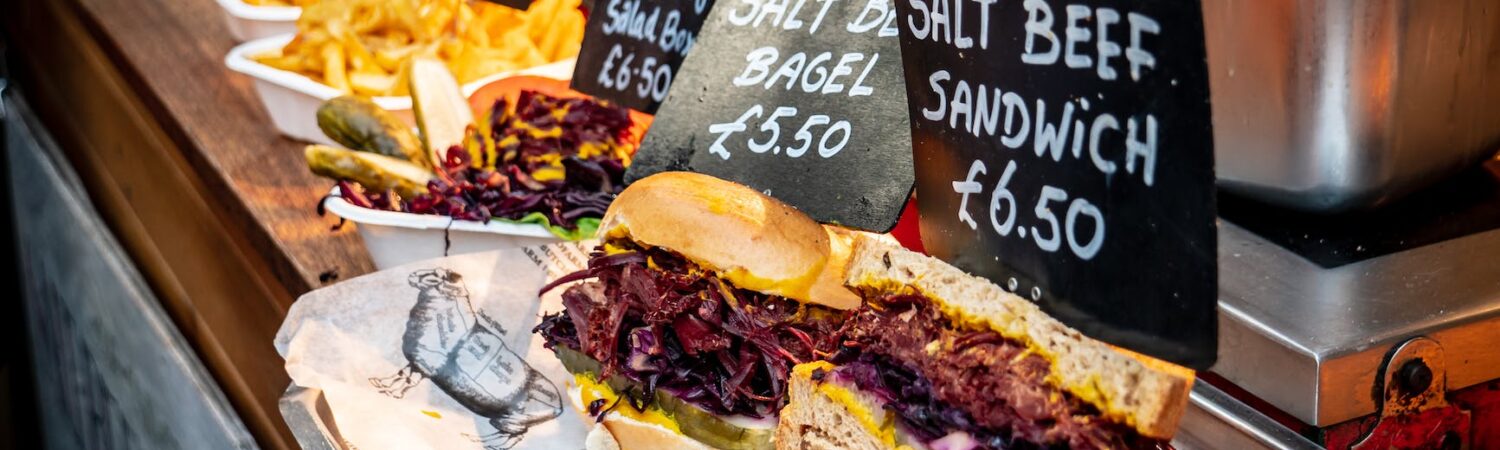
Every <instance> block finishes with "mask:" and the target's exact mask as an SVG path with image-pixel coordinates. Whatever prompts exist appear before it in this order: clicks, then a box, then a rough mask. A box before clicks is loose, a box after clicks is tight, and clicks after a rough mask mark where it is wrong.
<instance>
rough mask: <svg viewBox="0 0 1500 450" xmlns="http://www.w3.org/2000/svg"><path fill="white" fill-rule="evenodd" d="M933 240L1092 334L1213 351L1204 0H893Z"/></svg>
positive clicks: (1182, 354)
mask: <svg viewBox="0 0 1500 450" xmlns="http://www.w3.org/2000/svg"><path fill="white" fill-rule="evenodd" d="M897 9H898V10H899V13H900V18H899V19H898V24H899V27H900V32H901V44H902V56H903V58H904V61H905V64H904V70H905V74H906V79H907V88H908V93H907V95H908V98H909V99H910V102H909V114H910V118H911V122H910V123H911V126H912V136H913V139H914V141H915V144H914V153H915V166H916V170H917V199H918V204H919V205H920V209H921V216H922V222H921V225H922V237H923V244H924V245H925V246H926V248H927V250H928V251H929V252H930V253H932V254H933V255H934V256H938V257H940V258H942V259H945V260H947V261H949V262H951V263H953V264H955V265H957V266H959V267H962V268H964V269H965V270H968V271H970V272H973V273H976V274H980V275H983V276H985V277H988V278H990V279H991V280H994V281H995V282H997V283H998V284H1000V285H1001V286H1005V287H1007V288H1008V289H1011V290H1013V291H1015V292H1016V293H1018V294H1021V295H1022V296H1024V297H1027V298H1030V299H1032V300H1034V301H1037V302H1038V303H1039V304H1040V305H1041V306H1042V307H1043V309H1045V310H1047V311H1048V312H1049V313H1051V314H1052V315H1054V316H1056V317H1058V318H1059V319H1062V320H1063V321H1064V322H1067V323H1068V324H1070V325H1072V326H1074V327H1075V328H1078V329H1080V330H1081V331H1083V332H1084V333H1085V334H1088V335H1091V336H1094V337H1096V338H1099V339H1101V340H1105V341H1108V342H1111V343H1114V344H1117V345H1120V346H1123V347H1127V348H1130V349H1134V350H1137V351H1140V352H1142V353H1146V354H1150V355H1153V356H1157V357H1160V358H1164V359H1167V360H1170V361H1174V362H1177V363H1180V364H1184V365H1189V366H1192V367H1196V368H1200V369H1202V368H1207V367H1208V366H1209V365H1210V364H1212V363H1213V361H1214V359H1215V357H1216V354H1217V345H1218V344H1217V315H1216V310H1215V305H1216V302H1217V269H1216V255H1217V243H1216V239H1217V236H1216V233H1215V225H1214V218H1215V206H1214V174H1213V133H1212V125H1211V120H1210V115H1209V103H1208V98H1209V97H1208V77H1207V67H1206V65H1207V64H1206V60H1205V53H1204V44H1203V42H1204V41H1203V22H1202V15H1201V12H1200V10H1201V6H1200V4H1199V2H1198V0H1133V1H1128V0H1073V1H1069V2H1062V1H1056V0H1052V1H1049V0H1017V1H997V0H898V1H897Z"/></svg>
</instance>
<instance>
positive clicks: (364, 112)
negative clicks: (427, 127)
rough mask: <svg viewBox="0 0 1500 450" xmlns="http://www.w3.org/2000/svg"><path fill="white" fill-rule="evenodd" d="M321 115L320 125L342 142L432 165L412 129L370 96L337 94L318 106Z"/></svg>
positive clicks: (361, 148)
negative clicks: (368, 97) (370, 98)
mask: <svg viewBox="0 0 1500 450" xmlns="http://www.w3.org/2000/svg"><path fill="white" fill-rule="evenodd" d="M317 117H318V128H319V129H322V130H323V134H324V135H327V136H328V138H329V139H333V141H334V142H337V143H339V145H343V146H345V147H348V148H350V149H353V150H359V151H364V152H370V153H378V154H381V155H385V156H389V157H392V158H399V159H403V160H406V161H407V162H411V163H413V164H416V165H418V166H422V167H427V168H431V167H432V163H431V161H429V160H428V158H427V157H426V155H427V153H426V152H424V151H422V141H421V140H418V139H417V135H416V134H415V133H412V132H411V128H410V127H408V126H407V125H406V123H404V122H402V121H401V119H399V118H397V117H396V116H395V115H394V114H391V113H390V111H386V110H384V109H381V108H380V106H379V105H376V104H375V102H372V101H370V100H369V99H367V98H363V97H355V96H350V95H346V96H342V97H335V98H333V99H332V100H329V101H327V102H324V103H323V105H322V106H319V107H318V113H317Z"/></svg>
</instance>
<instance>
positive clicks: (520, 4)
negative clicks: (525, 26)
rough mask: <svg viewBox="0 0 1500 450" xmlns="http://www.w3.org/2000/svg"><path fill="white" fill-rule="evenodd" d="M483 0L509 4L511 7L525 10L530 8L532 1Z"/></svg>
mask: <svg viewBox="0 0 1500 450" xmlns="http://www.w3.org/2000/svg"><path fill="white" fill-rule="evenodd" d="M485 1H488V2H490V3H494V4H497V5H502V6H509V7H511V8H515V9H519V10H522V11H525V10H527V9H531V2H532V0H485Z"/></svg>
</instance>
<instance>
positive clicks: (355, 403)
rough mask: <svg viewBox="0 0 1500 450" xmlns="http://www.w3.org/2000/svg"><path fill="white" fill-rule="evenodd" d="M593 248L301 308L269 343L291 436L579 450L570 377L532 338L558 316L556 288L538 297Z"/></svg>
mask: <svg viewBox="0 0 1500 450" xmlns="http://www.w3.org/2000/svg"><path fill="white" fill-rule="evenodd" d="M595 244H596V243H595V242H578V243H563V244H553V245H548V246H543V247H531V248H525V249H510V250H501V251H495V252H488V253H476V254H468V255H461V256H452V257H446V258H439V259H433V260H427V261H423V262H418V263H412V264H408V265H404V266H400V267H397V268H393V269H390V270H384V271H381V272H378V273H373V274H369V275H365V276H362V277H359V278H354V279H351V280H347V281H344V282H342V283H338V284H335V285H333V286H329V287H326V288H323V289H319V290H316V291H313V292H310V293H308V294H307V295H304V296H302V298H300V299H298V300H297V303H296V304H294V305H292V309H291V311H289V312H288V314H287V318H286V321H285V322H283V323H282V325H281V330H280V331H278V332H277V334H276V350H277V352H279V353H280V354H281V356H282V357H283V358H285V359H286V370H287V373H288V374H289V375H291V379H292V387H291V388H290V389H288V394H287V397H286V398H284V399H283V402H282V409H283V415H285V416H286V418H287V421H288V424H289V425H291V427H292V428H293V430H294V434H296V435H297V437H298V440H299V441H300V442H301V443H302V445H303V446H304V447H309V448H335V449H361V450H372V449H413V448H443V449H470V448H472V449H480V448H483V449H493V450H500V449H510V448H514V449H579V448H583V447H584V445H583V440H584V436H586V434H587V431H588V429H589V428H590V427H589V426H588V425H587V424H586V423H585V422H584V421H583V419H582V418H581V416H580V415H579V414H577V413H575V412H573V411H572V408H571V407H570V406H568V405H567V403H568V402H569V400H568V398H567V389H568V387H569V386H570V383H572V380H573V379H572V376H571V375H569V374H568V372H567V371H566V370H564V369H563V367H562V364H561V363H559V362H558V361H557V358H556V357H555V356H553V354H552V352H551V351H549V350H547V349H545V348H543V347H542V339H541V337H539V336H536V335H535V334H533V333H532V332H531V329H532V327H534V326H536V324H537V323H538V322H539V321H540V318H541V313H542V312H543V311H546V312H552V311H560V310H562V304H561V300H560V293H561V289H557V290H554V291H553V292H551V293H549V294H548V295H547V296H545V297H542V298H538V296H537V291H538V290H539V289H540V288H541V287H542V286H543V285H544V284H545V283H546V282H547V281H550V280H552V279H555V278H556V277H559V276H562V275H565V274H568V273H571V272H573V271H575V270H578V269H581V268H583V267H585V265H586V262H587V257H588V252H589V250H590V249H592V248H593V247H594V245H595ZM289 405H290V407H289ZM298 405H301V406H298ZM318 435H321V436H318ZM320 438H321V439H320Z"/></svg>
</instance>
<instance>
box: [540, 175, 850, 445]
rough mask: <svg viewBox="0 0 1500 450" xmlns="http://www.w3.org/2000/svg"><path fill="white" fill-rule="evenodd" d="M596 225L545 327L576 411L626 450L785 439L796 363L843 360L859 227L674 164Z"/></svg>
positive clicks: (636, 187) (625, 195) (624, 196)
mask: <svg viewBox="0 0 1500 450" xmlns="http://www.w3.org/2000/svg"><path fill="white" fill-rule="evenodd" d="M600 233H601V235H602V236H601V237H602V243H601V244H600V245H599V247H598V248H596V249H595V250H594V252H593V253H592V255H591V259H590V261H589V267H588V268H587V269H585V270H582V271H579V272H577V273H574V274H570V275H567V276H564V277H562V278H560V279H558V280H557V281H555V282H554V283H553V284H552V285H551V286H548V287H547V288H546V289H552V288H554V287H557V286H561V285H567V288H566V290H565V291H564V292H563V294H562V298H563V307H564V311H561V312H556V313H554V314H549V315H547V316H545V317H543V320H542V323H541V324H540V325H538V326H537V327H536V330H535V331H536V332H537V333H539V334H541V335H542V336H543V338H544V340H545V341H546V344H547V347H548V348H550V349H552V350H553V351H554V352H556V353H557V356H558V358H559V359H561V360H562V362H563V365H564V366H566V367H567V368H568V370H569V371H570V372H572V373H573V374H574V381H575V382H574V383H573V384H574V386H576V389H574V390H572V392H571V393H572V394H573V397H574V402H575V406H577V407H578V408H579V410H580V411H581V412H583V413H584V414H586V415H588V417H589V418H590V420H598V421H600V422H601V423H603V424H604V426H605V427H606V428H607V429H608V430H609V431H610V434H611V435H612V438H613V440H614V442H616V443H617V444H618V445H619V447H620V448H622V449H625V450H638V449H653V448H672V449H676V448H705V447H704V446H707V447H712V448H723V449H769V448H774V446H775V443H774V442H773V439H772V437H773V435H774V434H775V427H776V424H777V413H778V411H780V409H781V408H782V406H784V405H785V404H786V400H787V393H788V389H789V386H790V382H789V378H790V376H791V375H790V374H791V371H792V367H793V366H795V365H797V364H799V363H804V362H808V361H815V360H819V359H823V358H827V357H829V356H831V355H832V352H833V351H835V350H836V349H837V348H838V347H839V338H838V337H837V336H836V335H835V333H836V332H837V331H838V329H839V328H840V327H841V326H842V324H843V321H844V319H845V318H846V317H848V316H849V311H848V310H850V309H853V308H856V307H858V306H859V305H860V298H859V297H858V296H857V295H855V294H854V292H852V291H851V290H849V289H847V288H846V287H845V286H844V283H843V282H844V279H845V278H846V277H847V264H848V258H849V257H851V256H852V249H851V247H850V246H851V245H852V243H853V240H854V237H853V235H852V234H851V232H847V231H842V230H838V229H834V228H828V227H824V226H822V225H819V224H818V223H817V222H814V221H813V220H812V219H810V218H808V217H807V216H805V215H803V214H802V213H801V212H799V211H797V210H796V209H793V208H791V207H790V206H787V205H785V204H783V203H781V202H779V201H777V200H775V199H772V198H770V197H767V196H765V195H762V194H761V193H759V192H756V191H755V190H753V189H750V188H747V187H745V186H741V185H739V184H735V183H732V182H728V181H724V180H720V179H717V178H713V177H710V176H706V175H699V174H691V173H677V172H667V173H661V174H657V175H653V176H651V177H647V178H644V179H641V180H639V181H637V182H636V183H634V184H632V185H630V186H629V187H628V188H626V189H625V190H624V191H623V192H621V193H620V195H619V196H618V197H617V198H616V199H615V201H614V202H613V203H612V204H611V206H610V208H609V211H608V212H606V213H605V217H604V220H603V222H602V224H601V226H600ZM598 440H599V441H600V442H605V441H606V440H603V439H598ZM601 445H602V444H601Z"/></svg>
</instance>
